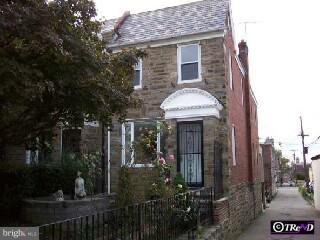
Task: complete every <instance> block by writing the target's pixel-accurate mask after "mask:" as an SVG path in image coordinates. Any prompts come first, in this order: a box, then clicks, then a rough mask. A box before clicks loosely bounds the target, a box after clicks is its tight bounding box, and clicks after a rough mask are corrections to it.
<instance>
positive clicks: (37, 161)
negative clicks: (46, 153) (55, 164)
mask: <svg viewBox="0 0 320 240" xmlns="http://www.w3.org/2000/svg"><path fill="white" fill-rule="evenodd" d="M33 152H34V154H35V159H34V162H33V163H36V164H38V163H39V150H35V151H32V150H26V164H27V165H30V164H31V154H32V153H33Z"/></svg>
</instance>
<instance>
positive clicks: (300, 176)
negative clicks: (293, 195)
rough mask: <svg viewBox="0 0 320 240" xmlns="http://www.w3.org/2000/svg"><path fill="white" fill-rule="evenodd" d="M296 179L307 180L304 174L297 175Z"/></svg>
mask: <svg viewBox="0 0 320 240" xmlns="http://www.w3.org/2000/svg"><path fill="white" fill-rule="evenodd" d="M296 179H297V180H304V179H305V176H304V173H296Z"/></svg>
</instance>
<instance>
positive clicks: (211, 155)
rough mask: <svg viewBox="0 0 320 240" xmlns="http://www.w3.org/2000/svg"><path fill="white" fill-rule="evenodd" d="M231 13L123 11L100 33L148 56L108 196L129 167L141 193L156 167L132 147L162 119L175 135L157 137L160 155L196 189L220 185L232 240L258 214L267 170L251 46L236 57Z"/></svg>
mask: <svg viewBox="0 0 320 240" xmlns="http://www.w3.org/2000/svg"><path fill="white" fill-rule="evenodd" d="M230 12H231V11H230V8H229V2H228V1H226V0H205V1H198V2H193V3H189V4H184V5H180V6H175V7H168V8H164V9H159V10H155V11H149V12H143V13H138V14H133V15H130V14H129V13H128V12H127V13H126V14H124V15H123V16H122V17H121V18H120V19H113V20H107V21H106V22H105V25H104V28H103V31H102V35H103V36H104V38H106V40H108V47H109V48H110V49H111V50H112V51H114V52H117V51H121V50H122V49H123V48H130V47H136V48H141V49H144V50H145V51H146V53H147V57H146V58H144V59H143V60H140V61H139V63H138V64H137V65H136V66H135V71H136V75H135V78H134V80H133V85H134V88H135V89H136V91H135V94H136V96H138V97H140V98H141V99H142V100H143V104H142V106H141V107H140V108H138V109H131V110H130V111H129V113H128V115H127V121H126V123H124V124H122V125H121V124H115V125H114V127H113V130H112V131H111V133H110V138H109V140H110V141H109V142H110V149H111V150H110V165H111V168H110V173H111V178H110V182H109V184H110V186H111V191H112V192H113V191H115V190H116V187H117V181H118V172H119V169H120V167H121V166H122V165H123V164H127V163H130V166H131V172H132V173H133V175H135V176H134V181H133V182H134V184H135V185H136V187H137V188H139V181H145V176H144V173H146V174H147V173H148V171H147V169H148V168H149V167H152V165H151V163H150V162H145V161H144V160H145V159H143V156H141V155H140V157H138V155H139V154H138V153H137V152H135V150H133V144H134V143H135V142H137V141H138V140H139V137H140V136H141V131H142V129H144V128H152V126H153V127H155V126H157V124H158V122H159V121H161V120H162V116H163V114H164V118H165V121H166V123H167V124H168V125H169V126H170V127H171V134H169V135H168V136H166V138H164V137H163V136H161V134H158V136H157V140H156V145H157V146H156V147H157V150H158V151H165V154H166V157H167V159H168V156H170V155H171V156H172V155H173V156H174V157H175V160H174V161H170V164H171V165H172V166H173V170H174V171H178V172H181V174H182V175H183V176H184V178H185V180H186V182H187V184H188V186H189V187H190V188H197V187H204V186H213V187H214V191H215V192H214V194H215V198H216V199H217V201H216V204H218V207H217V209H219V210H217V212H218V213H217V214H218V215H219V214H221V215H223V214H225V215H227V216H228V217H227V219H228V220H229V222H228V223H229V224H228V228H229V230H230V232H231V233H232V234H233V235H236V234H237V233H239V232H240V231H241V229H242V228H243V227H244V226H246V225H247V224H248V223H250V221H252V220H253V219H254V218H255V217H256V216H257V215H258V214H259V213H260V212H261V208H262V207H261V205H262V201H261V199H262V189H261V181H262V179H261V164H262V162H261V159H260V158H259V142H258V124H257V123H258V120H257V103H256V100H255V97H254V94H253V92H252V89H251V87H250V81H249V68H248V47H247V44H246V42H244V41H242V42H241V43H240V44H239V50H238V49H237V46H236V45H235V43H234V38H233V37H234V35H233V24H232V18H231V13H230ZM237 52H239V54H237ZM221 211H222V212H221ZM223 211H225V212H223ZM217 218H218V220H219V221H223V217H221V216H217Z"/></svg>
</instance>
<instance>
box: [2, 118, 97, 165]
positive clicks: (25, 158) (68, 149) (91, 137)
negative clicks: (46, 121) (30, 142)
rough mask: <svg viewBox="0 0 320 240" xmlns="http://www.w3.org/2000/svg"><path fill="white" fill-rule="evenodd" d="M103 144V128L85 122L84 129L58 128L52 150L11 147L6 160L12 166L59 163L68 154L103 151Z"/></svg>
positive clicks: (6, 151) (7, 150) (8, 149)
mask: <svg viewBox="0 0 320 240" xmlns="http://www.w3.org/2000/svg"><path fill="white" fill-rule="evenodd" d="M101 142H102V133H101V127H99V123H97V122H85V123H84V126H83V127H82V128H71V129H70V128H66V127H62V126H57V127H56V129H55V130H54V138H53V141H52V146H51V148H52V150H50V151H48V152H39V151H37V150H36V151H33V150H30V149H27V148H26V147H24V146H9V147H7V148H6V149H5V159H6V161H8V162H10V163H12V164H31V163H32V162H33V163H39V162H42V161H46V162H48V161H50V162H52V161H56V162H59V161H61V159H62V158H63V156H64V155H65V154H67V153H80V152H96V151H101Z"/></svg>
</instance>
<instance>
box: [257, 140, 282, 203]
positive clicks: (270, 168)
mask: <svg viewBox="0 0 320 240" xmlns="http://www.w3.org/2000/svg"><path fill="white" fill-rule="evenodd" d="M260 146H261V148H262V158H263V163H264V184H265V190H266V191H267V192H268V193H269V194H271V195H270V196H271V197H274V196H275V195H276V193H277V183H278V182H279V181H280V176H279V173H280V169H279V159H278V157H277V155H276V153H275V148H274V140H273V139H271V138H267V139H266V140H265V142H264V143H262V144H260Z"/></svg>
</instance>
